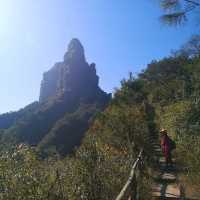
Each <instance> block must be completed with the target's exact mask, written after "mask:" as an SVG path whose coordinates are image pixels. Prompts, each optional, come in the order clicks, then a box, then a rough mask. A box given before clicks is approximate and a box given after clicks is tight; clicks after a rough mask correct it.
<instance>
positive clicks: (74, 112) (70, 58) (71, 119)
mask: <svg viewBox="0 0 200 200" xmlns="http://www.w3.org/2000/svg"><path fill="white" fill-rule="evenodd" d="M98 84H99V77H98V76H97V74H96V68H95V64H94V63H92V64H90V65H89V64H88V63H87V62H86V60H85V55H84V49H83V46H82V45H81V43H80V42H79V40H77V39H73V40H72V41H71V42H70V44H69V46H68V50H67V52H66V53H65V55H64V59H63V61H62V62H58V63H56V64H55V65H54V66H53V67H52V68H51V69H50V70H49V71H48V72H46V73H44V75H43V80H42V83H41V90H40V100H39V103H35V104H31V105H30V106H27V107H25V108H24V109H22V110H21V111H18V112H15V113H10V114H9V113H8V114H6V115H0V131H1V129H2V130H3V135H1V134H0V142H1V143H3V144H8V143H10V142H11V141H12V143H13V142H14V143H17V144H19V143H26V144H30V145H34V146H37V147H38V148H39V149H40V150H42V151H43V152H46V151H47V152H49V151H52V149H55V150H56V151H57V152H59V153H60V154H63V155H65V154H67V153H69V152H71V151H72V150H73V149H74V147H75V146H79V145H80V143H81V140H82V138H83V137H84V135H85V133H86V131H87V130H88V128H89V126H90V122H91V119H92V118H93V116H94V115H95V113H96V112H100V111H102V110H103V109H104V108H105V107H106V105H107V104H108V102H109V100H110V94H107V93H105V92H104V91H102V90H101V89H100V87H99V85H98Z"/></svg>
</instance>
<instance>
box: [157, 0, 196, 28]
mask: <svg viewBox="0 0 200 200" xmlns="http://www.w3.org/2000/svg"><path fill="white" fill-rule="evenodd" d="M160 5H161V8H162V9H163V10H164V14H163V15H162V16H161V20H162V21H163V22H164V23H166V24H168V25H176V26H177V25H181V24H183V23H185V22H186V21H187V20H188V15H189V13H194V12H195V11H196V10H197V9H200V0H160Z"/></svg>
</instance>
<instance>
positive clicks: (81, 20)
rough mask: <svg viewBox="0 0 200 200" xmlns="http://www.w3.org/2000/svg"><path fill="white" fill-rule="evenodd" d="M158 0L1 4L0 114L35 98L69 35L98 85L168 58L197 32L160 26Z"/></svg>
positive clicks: (115, 82) (108, 87) (16, 0)
mask: <svg viewBox="0 0 200 200" xmlns="http://www.w3.org/2000/svg"><path fill="white" fill-rule="evenodd" d="M160 14H161V10H160V8H159V6H158V5H157V3H156V0H136V1H133V0H0V89H1V92H0V113H3V112H6V111H11V110H17V109H19V108H22V107H24V106H25V105H27V104H29V103H31V102H33V101H34V100H38V96H39V89H40V81H41V79H42V73H43V72H44V71H46V70H48V69H49V68H51V67H52V65H53V64H54V63H55V62H56V61H60V60H62V58H63V55H64V52H65V51H66V48H67V44H68V43H69V41H70V40H71V38H73V37H77V38H79V39H80V41H81V42H82V44H83V45H84V47H85V53H86V58H87V60H88V62H95V63H96V65H97V73H98V75H99V76H100V86H101V87H102V88H103V89H104V90H105V91H107V92H111V91H113V88H114V87H119V83H120V80H121V79H122V78H124V77H127V74H128V72H130V71H132V72H134V73H137V72H139V71H141V69H144V68H145V66H146V64H147V63H149V62H150V61H151V60H152V59H159V58H162V57H164V56H167V55H169V53H170V51H171V49H176V48H178V47H179V46H180V45H181V44H182V43H183V42H185V41H186V40H187V39H188V38H189V36H190V35H191V34H192V33H193V32H194V31H195V29H194V27H192V26H186V27H183V28H179V29H176V28H167V27H165V26H163V25H162V24H160V22H159V20H158V17H159V16H160Z"/></svg>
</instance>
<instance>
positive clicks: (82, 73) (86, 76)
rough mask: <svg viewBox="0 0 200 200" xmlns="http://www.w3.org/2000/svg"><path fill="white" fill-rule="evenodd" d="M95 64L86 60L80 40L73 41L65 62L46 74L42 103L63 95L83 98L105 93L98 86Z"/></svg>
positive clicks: (42, 89)
mask: <svg viewBox="0 0 200 200" xmlns="http://www.w3.org/2000/svg"><path fill="white" fill-rule="evenodd" d="M98 83H99V77H98V76H97V75H96V69H95V64H91V65H89V64H88V63H87V62H86V60H85V55H84V49H83V46H82V45H81V43H80V42H79V40H78V39H73V40H72V41H71V42H70V44H69V46H68V50H67V52H66V53H65V55H64V60H63V62H59V63H56V64H55V65H54V66H53V67H52V68H51V69H50V70H49V71H48V72H46V73H44V75H43V80H42V83H41V90H40V102H45V101H47V100H48V99H51V98H52V97H53V98H54V97H55V96H61V95H65V96H67V95H74V96H77V97H83V96H87V95H91V94H94V93H97V92H98V93H103V92H102V90H101V89H100V88H99V86H98Z"/></svg>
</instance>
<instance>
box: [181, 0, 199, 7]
mask: <svg viewBox="0 0 200 200" xmlns="http://www.w3.org/2000/svg"><path fill="white" fill-rule="evenodd" d="M184 1H185V2H187V3H191V4H193V5H195V6H200V3H198V2H196V1H193V0H184Z"/></svg>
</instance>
